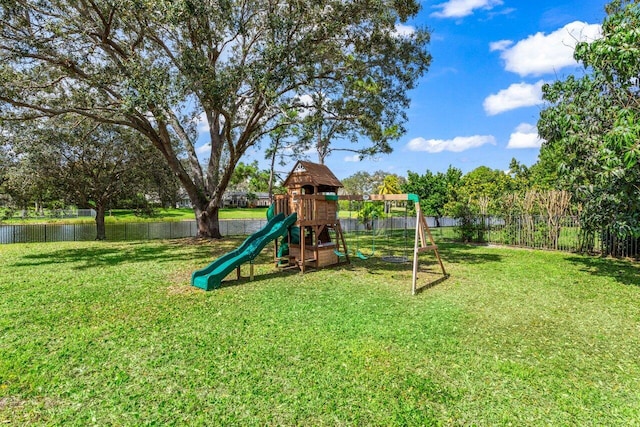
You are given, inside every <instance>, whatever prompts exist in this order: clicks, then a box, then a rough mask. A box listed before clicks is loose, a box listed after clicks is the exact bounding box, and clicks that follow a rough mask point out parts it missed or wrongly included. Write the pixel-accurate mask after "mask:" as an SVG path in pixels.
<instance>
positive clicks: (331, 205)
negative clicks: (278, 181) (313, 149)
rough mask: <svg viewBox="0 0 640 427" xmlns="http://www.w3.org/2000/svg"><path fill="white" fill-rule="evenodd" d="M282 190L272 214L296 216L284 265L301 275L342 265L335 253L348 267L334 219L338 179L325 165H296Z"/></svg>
mask: <svg viewBox="0 0 640 427" xmlns="http://www.w3.org/2000/svg"><path fill="white" fill-rule="evenodd" d="M284 186H285V187H286V188H287V194H286V195H280V196H276V199H275V213H276V214H278V213H283V214H285V215H290V214H292V213H296V214H297V216H298V221H297V222H296V224H295V226H296V227H294V228H292V230H291V231H290V232H289V236H288V246H289V254H288V255H287V259H286V262H287V263H288V265H290V266H298V267H299V268H300V270H301V271H302V272H303V273H304V271H305V269H306V267H308V266H311V267H314V268H320V267H326V266H329V265H334V264H338V263H340V262H342V261H343V260H342V259H341V258H343V257H340V256H338V253H344V254H345V256H344V262H347V263H348V262H349V256H348V254H347V253H346V244H345V241H344V235H343V234H342V228H341V227H340V220H339V219H338V189H340V188H342V183H341V182H340V181H339V180H338V178H336V176H335V175H334V174H333V173H332V172H331V171H330V170H329V168H328V167H326V166H325V165H321V164H317V163H311V162H305V161H299V162H297V163H296V165H295V166H294V168H293V171H292V172H291V173H290V174H289V176H288V177H287V179H286V180H285V182H284ZM295 233H298V235H297V236H296V235H295ZM276 253H278V250H277V242H276ZM278 261H279V262H280V263H282V261H283V260H282V259H279V260H278ZM281 265H282V264H281Z"/></svg>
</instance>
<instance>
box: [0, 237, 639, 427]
mask: <svg viewBox="0 0 640 427" xmlns="http://www.w3.org/2000/svg"><path fill="white" fill-rule="evenodd" d="M240 242H241V239H236V240H233V239H229V240H225V241H221V242H198V241H192V240H180V241H154V242H128V243H106V242H95V243H94V242H90V243H87V242H82V243H73V242H65V243H56V244H54V243H48V244H15V245H3V246H0V294H1V295H2V298H0V424H10V425H21V424H35V425H65V426H66V425H78V426H85V425H243V426H244V425H312V426H318V425H331V426H334V425H518V426H521V425H530V426H539V425H562V426H564V425H607V426H610V425H624V426H626V425H638V424H639V423H640V363H639V362H640V356H639V353H638V349H639V348H640V287H639V286H638V283H640V280H639V273H640V271H639V268H638V265H637V264H632V263H627V262H624V261H615V260H606V259H598V258H585V257H581V256H577V255H571V254H562V253H556V252H534V251H528V250H518V249H503V248H493V247H479V246H463V245H446V244H445V245H442V247H441V252H442V255H443V257H444V262H445V265H446V267H447V269H448V272H449V273H450V277H449V278H448V279H446V280H444V281H440V282H439V283H437V284H435V285H433V286H431V287H425V288H424V289H423V291H422V292H421V293H419V295H417V296H411V292H410V287H411V272H410V270H411V267H410V265H407V264H387V263H383V262H381V261H380V260H377V259H370V260H367V261H360V260H353V263H352V265H350V266H349V265H342V266H337V267H334V268H327V269H324V270H320V271H313V272H309V273H308V274H305V275H300V274H298V273H296V272H292V271H290V272H287V271H281V272H279V271H277V270H275V269H274V268H273V266H272V263H271V256H272V254H271V251H272V249H267V250H265V251H264V252H263V254H262V255H261V256H260V257H259V258H258V259H257V264H256V271H255V273H256V279H255V280H254V281H252V282H250V281H248V280H247V279H243V280H241V281H239V282H236V281H234V280H229V281H227V282H225V283H224V284H225V286H223V287H222V288H220V289H218V290H215V291H211V292H204V291H200V290H198V289H196V288H193V287H191V286H190V285H189V280H190V274H191V272H192V271H193V270H194V269H195V268H200V267H202V266H204V265H206V264H207V263H208V262H210V261H211V260H212V259H213V258H214V257H216V256H218V255H220V254H222V253H224V252H226V251H228V250H230V249H232V248H233V247H235V246H237V245H238V244H239V243H240ZM421 261H422V263H421V265H422V267H421V271H420V283H421V284H424V283H426V282H433V281H436V280H437V279H438V277H439V276H438V274H437V272H438V269H437V268H436V264H435V263H434V259H433V256H432V254H424V255H422V256H421ZM242 273H243V275H244V276H248V274H249V268H248V266H243V268H242ZM234 277H235V276H234V275H231V277H230V279H232V278H234Z"/></svg>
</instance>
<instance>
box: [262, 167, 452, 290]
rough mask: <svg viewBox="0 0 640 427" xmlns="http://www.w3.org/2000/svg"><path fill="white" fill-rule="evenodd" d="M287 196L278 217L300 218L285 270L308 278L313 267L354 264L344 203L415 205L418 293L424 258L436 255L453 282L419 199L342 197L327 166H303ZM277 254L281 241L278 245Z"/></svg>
mask: <svg viewBox="0 0 640 427" xmlns="http://www.w3.org/2000/svg"><path fill="white" fill-rule="evenodd" d="M284 186H285V187H286V188H287V194H286V195H281V196H276V199H275V204H274V207H275V214H279V213H283V214H284V215H291V214H293V213H295V214H297V222H296V223H295V226H294V227H292V228H291V229H290V230H289V233H288V236H287V238H286V240H287V244H288V247H289V251H288V254H287V255H286V256H282V257H278V256H276V263H277V264H278V265H280V266H282V265H283V262H284V265H285V266H289V267H298V268H300V270H301V271H302V272H303V273H304V271H305V269H306V268H307V267H314V268H321V267H326V266H330V265H334V264H338V263H341V262H345V263H349V262H350V258H349V252H348V250H347V245H346V243H345V239H344V234H343V232H342V227H341V226H340V220H339V219H338V201H339V200H352V201H355V200H358V201H412V202H414V205H415V211H416V225H415V240H414V247H413V281H412V293H413V294H415V293H416V292H417V276H418V267H419V254H420V253H422V252H425V251H433V252H434V254H435V256H436V259H437V260H438V263H439V265H440V268H441V270H442V274H443V277H447V273H446V271H445V268H444V265H443V263H442V259H441V258H440V254H439V253H438V246H437V245H436V244H435V242H434V240H433V236H432V234H431V231H430V230H429V226H428V225H427V221H426V220H425V218H424V215H423V213H422V209H421V207H420V200H419V198H418V196H417V195H415V194H387V195H378V194H376V195H370V196H344V195H343V196H339V195H338V190H339V189H340V188H342V183H341V182H340V181H339V180H338V179H337V178H336V177H335V175H334V174H333V173H332V172H331V170H329V168H327V167H326V166H325V165H321V164H316V163H312V162H306V161H299V162H297V163H296V165H295V166H294V168H293V170H292V171H291V173H290V174H289V176H288V177H287V179H286V180H285V182H284ZM275 253H276V254H278V242H277V241H276V251H275Z"/></svg>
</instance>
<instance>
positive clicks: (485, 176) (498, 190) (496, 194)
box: [445, 166, 514, 217]
mask: <svg viewBox="0 0 640 427" xmlns="http://www.w3.org/2000/svg"><path fill="white" fill-rule="evenodd" d="M513 188H514V184H513V179H512V178H511V177H510V176H509V175H508V174H506V173H504V172H503V171H501V170H497V169H490V168H488V167H486V166H480V167H478V168H476V169H474V170H472V171H471V172H469V173H467V174H465V175H464V176H463V177H462V178H461V179H460V181H459V183H458V185H457V186H455V187H454V188H453V191H452V197H451V198H450V200H449V203H448V204H447V205H446V206H445V210H446V211H447V212H448V213H450V214H451V215H452V216H454V217H455V215H456V212H460V209H461V208H460V206H465V205H469V206H474V209H475V210H477V212H478V213H479V214H481V215H493V214H497V213H500V201H501V200H502V197H504V196H505V195H506V194H508V193H510V192H512V191H513Z"/></svg>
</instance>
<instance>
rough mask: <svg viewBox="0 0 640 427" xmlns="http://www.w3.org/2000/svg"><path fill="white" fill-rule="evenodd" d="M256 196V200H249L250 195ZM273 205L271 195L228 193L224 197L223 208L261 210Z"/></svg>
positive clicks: (243, 192) (241, 192) (240, 192)
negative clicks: (260, 208)
mask: <svg viewBox="0 0 640 427" xmlns="http://www.w3.org/2000/svg"><path fill="white" fill-rule="evenodd" d="M250 194H253V195H255V196H256V198H255V199H252V200H249V197H248V196H249V195H250ZM270 204H271V201H270V200H269V193H248V192H246V191H227V192H226V193H225V194H224V196H222V207H223V208H254V207H256V208H259V207H268V206H269V205H270Z"/></svg>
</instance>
